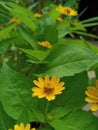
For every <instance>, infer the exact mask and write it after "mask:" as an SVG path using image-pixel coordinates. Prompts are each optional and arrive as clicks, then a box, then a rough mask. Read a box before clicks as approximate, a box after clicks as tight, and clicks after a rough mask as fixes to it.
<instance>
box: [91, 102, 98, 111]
mask: <svg viewBox="0 0 98 130" xmlns="http://www.w3.org/2000/svg"><path fill="white" fill-rule="evenodd" d="M90 109H91V111H97V110H98V104H92V106H91V108H90Z"/></svg>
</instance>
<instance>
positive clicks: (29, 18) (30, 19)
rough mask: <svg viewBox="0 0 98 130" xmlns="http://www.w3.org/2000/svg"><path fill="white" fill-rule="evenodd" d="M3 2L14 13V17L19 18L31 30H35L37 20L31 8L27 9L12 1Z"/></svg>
mask: <svg viewBox="0 0 98 130" xmlns="http://www.w3.org/2000/svg"><path fill="white" fill-rule="evenodd" d="M1 4H2V5H3V6H4V7H5V8H6V9H7V10H8V11H9V12H10V13H11V14H12V15H13V17H16V18H19V19H20V20H21V21H22V22H24V23H25V24H26V25H27V26H28V27H29V28H30V29H31V30H33V31H34V30H35V29H36V27H37V26H36V23H37V21H36V19H35V18H34V16H33V13H32V12H31V11H30V10H29V9H26V8H24V7H21V6H19V5H17V4H14V3H11V2H5V3H4V2H1Z"/></svg>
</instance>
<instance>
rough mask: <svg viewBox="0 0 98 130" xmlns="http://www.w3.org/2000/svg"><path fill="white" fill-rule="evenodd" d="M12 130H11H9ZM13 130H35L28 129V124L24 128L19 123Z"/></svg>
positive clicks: (33, 129)
mask: <svg viewBox="0 0 98 130" xmlns="http://www.w3.org/2000/svg"><path fill="white" fill-rule="evenodd" d="M9 130H12V129H9ZM14 130H36V129H35V128H32V129H30V124H27V125H26V126H24V124H23V123H21V124H20V125H17V124H16V125H14Z"/></svg>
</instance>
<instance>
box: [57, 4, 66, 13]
mask: <svg viewBox="0 0 98 130" xmlns="http://www.w3.org/2000/svg"><path fill="white" fill-rule="evenodd" d="M57 11H58V12H60V13H61V14H65V7H64V6H62V5H59V6H58V7H57Z"/></svg>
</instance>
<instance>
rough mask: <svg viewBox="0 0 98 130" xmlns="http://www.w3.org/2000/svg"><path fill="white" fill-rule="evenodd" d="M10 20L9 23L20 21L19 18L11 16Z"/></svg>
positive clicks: (18, 22)
mask: <svg viewBox="0 0 98 130" xmlns="http://www.w3.org/2000/svg"><path fill="white" fill-rule="evenodd" d="M10 22H11V23H17V24H20V23H21V21H20V20H19V19H17V18H11V19H10Z"/></svg>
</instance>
